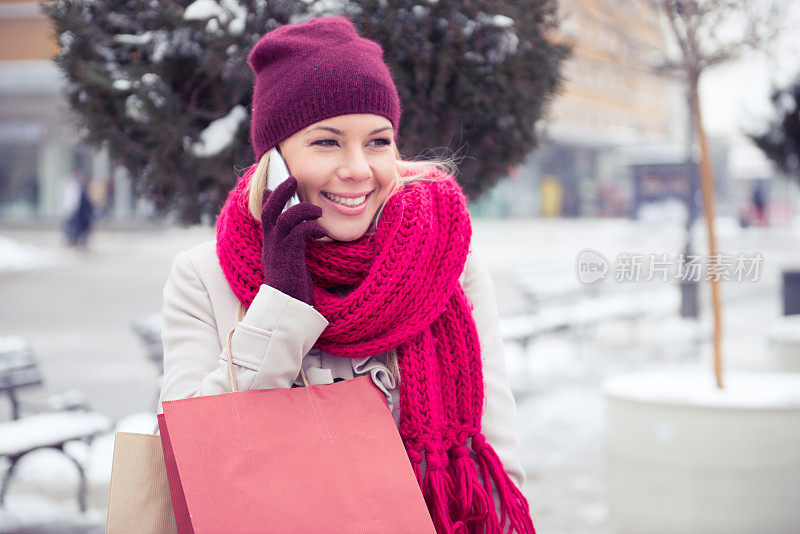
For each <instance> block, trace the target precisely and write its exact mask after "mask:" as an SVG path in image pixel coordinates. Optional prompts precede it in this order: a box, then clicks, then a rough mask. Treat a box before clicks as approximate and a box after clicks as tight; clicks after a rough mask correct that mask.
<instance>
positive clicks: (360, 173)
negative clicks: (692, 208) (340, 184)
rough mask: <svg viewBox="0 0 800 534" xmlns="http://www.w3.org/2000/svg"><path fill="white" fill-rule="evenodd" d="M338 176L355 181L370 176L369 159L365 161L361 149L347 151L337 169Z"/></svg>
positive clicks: (366, 178)
mask: <svg viewBox="0 0 800 534" xmlns="http://www.w3.org/2000/svg"><path fill="white" fill-rule="evenodd" d="M339 177H340V178H342V179H350V180H356V181H364V180H368V179H369V178H370V177H372V169H371V168H370V166H369V161H367V158H366V157H365V156H364V154H363V153H362V152H361V150H359V149H355V150H349V151H347V153H346V154H345V161H344V163H343V164H342V166H341V168H340V169H339Z"/></svg>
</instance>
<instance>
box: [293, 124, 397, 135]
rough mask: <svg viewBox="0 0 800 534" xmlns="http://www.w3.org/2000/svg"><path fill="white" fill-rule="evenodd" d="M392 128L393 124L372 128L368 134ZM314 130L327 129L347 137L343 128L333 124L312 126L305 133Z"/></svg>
mask: <svg viewBox="0 0 800 534" xmlns="http://www.w3.org/2000/svg"><path fill="white" fill-rule="evenodd" d="M391 129H392V127H391V126H384V127H383V128H377V129H375V130H372V131H371V132H370V133H368V134H367V135H375V134H376V133H378V132H382V131H384V130H391ZM314 130H327V131H329V132H332V133H335V134H336V135H341V136H342V137H347V134H346V133H344V132H343V131H341V130H339V129H337V128H333V127H331V126H315V127H313V128H311V129H310V130H306V132H305V133H307V134H309V133H311V132H313V131H314Z"/></svg>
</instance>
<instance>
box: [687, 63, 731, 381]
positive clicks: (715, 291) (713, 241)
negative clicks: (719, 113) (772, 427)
mask: <svg viewBox="0 0 800 534" xmlns="http://www.w3.org/2000/svg"><path fill="white" fill-rule="evenodd" d="M688 78H689V88H690V91H691V100H692V119H693V120H694V127H695V134H696V135H697V141H698V143H699V144H700V185H701V189H702V192H703V214H704V215H705V219H706V230H707V232H708V253H709V258H708V260H709V267H712V268H713V267H717V265H718V263H719V257H718V255H717V238H716V234H715V233H714V219H715V216H716V209H715V207H714V173H713V171H712V170H711V155H710V153H709V150H708V139H707V138H706V132H705V130H704V129H703V118H702V115H701V113H700V96H699V91H698V80H699V78H700V76H699V73H690V74H689V76H688ZM719 278H720V277H719V272H718V271H713V270H712V275H711V276H710V277H709V281H710V282H711V306H712V311H713V314H714V337H713V346H714V376H715V377H716V379H717V387H718V388H720V389H722V388H723V387H724V386H723V382H722V307H721V303H720V293H719Z"/></svg>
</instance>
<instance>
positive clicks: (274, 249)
mask: <svg viewBox="0 0 800 534" xmlns="http://www.w3.org/2000/svg"><path fill="white" fill-rule="evenodd" d="M296 190H297V179H296V178H295V177H294V176H289V178H288V179H286V181H284V182H283V183H281V184H280V185H278V187H276V188H275V191H272V192H270V191H269V190H268V189H267V190H265V191H264V197H263V202H262V206H263V207H262V208H261V236H262V238H263V246H262V249H261V263H262V266H263V267H264V283H265V284H267V285H269V286H272V287H274V288H275V289H277V290H278V291H280V292H281V293H284V294H286V295H289V296H290V297H293V298H296V299H297V300H302V301H303V302H305V303H306V304H308V305H310V306H311V305H313V302H312V296H313V291H314V285H313V283H312V282H311V275H310V274H309V272H308V269H307V268H306V239H309V238H313V239H320V238H322V237H325V236H327V235H328V232H327V231H326V230H325V228H323V226H322V225H321V224H319V223H318V222H317V221H316V220H314V219H318V218H319V217H321V216H322V208H321V207H319V206H316V205H314V204H312V203H310V202H300V203H299V204H297V205H295V206H292V207H291V208H289V209H287V210H286V211H285V212H283V213H281V210H283V208H284V206H286V203H287V202H288V201H289V199H290V198H291V197H292V195H294V193H295V191H296Z"/></svg>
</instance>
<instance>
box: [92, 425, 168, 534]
mask: <svg viewBox="0 0 800 534" xmlns="http://www.w3.org/2000/svg"><path fill="white" fill-rule="evenodd" d="M177 532H178V530H177V527H176V526H175V515H174V513H173V511H172V501H171V500H170V495H169V482H168V481H167V470H166V467H165V465H164V452H163V448H162V446H161V437H160V436H156V435H153V434H134V433H131V432H117V433H116V435H115V436H114V459H113V462H112V467H111V484H110V488H109V494H108V515H107V516H106V534H134V533H135V534H177Z"/></svg>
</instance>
